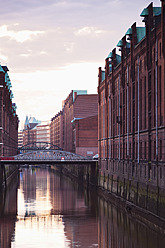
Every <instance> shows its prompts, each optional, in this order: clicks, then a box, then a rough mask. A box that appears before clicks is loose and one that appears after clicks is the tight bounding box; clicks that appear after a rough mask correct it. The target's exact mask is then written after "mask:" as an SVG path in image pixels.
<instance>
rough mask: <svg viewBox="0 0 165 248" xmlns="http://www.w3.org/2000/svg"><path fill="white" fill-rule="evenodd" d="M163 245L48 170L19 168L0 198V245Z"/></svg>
mask: <svg viewBox="0 0 165 248" xmlns="http://www.w3.org/2000/svg"><path fill="white" fill-rule="evenodd" d="M10 247H11V248H42V247H43V248H55V247H56V248H63V247H65V248H67V247H68V248H73V247H81V248H88V247H90V248H92V247H99V248H164V247H165V237H164V236H162V235H160V234H158V233H156V232H154V231H152V230H150V229H149V228H148V227H147V226H145V225H143V224H142V223H140V222H137V221H136V220H135V219H133V218H132V217H131V215H130V216H129V215H127V214H126V213H124V212H121V210H120V209H118V208H116V207H114V206H113V205H111V204H107V203H106V202H105V201H104V200H102V199H101V198H99V197H98V196H97V195H96V192H95V191H91V192H87V191H86V190H84V189H82V187H81V185H77V184H75V183H74V182H73V181H72V180H71V179H69V178H66V177H64V176H60V175H58V174H56V173H55V172H52V171H50V170H48V169H39V168H36V169H34V168H28V169H23V170H22V172H20V175H19V177H18V181H17V180H15V181H14V182H13V184H12V185H11V186H10V188H9V189H8V190H7V191H6V192H4V193H3V194H2V193H1V198H0V248H10Z"/></svg>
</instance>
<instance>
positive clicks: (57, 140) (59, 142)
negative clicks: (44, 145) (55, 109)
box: [50, 111, 64, 148]
mask: <svg viewBox="0 0 165 248" xmlns="http://www.w3.org/2000/svg"><path fill="white" fill-rule="evenodd" d="M63 134H64V131H63V111H60V112H59V113H58V114H56V115H55V116H54V117H53V118H52V119H51V122H50V143H51V144H53V145H56V146H58V147H60V148H63V146H64V142H63V140H64V139H63Z"/></svg>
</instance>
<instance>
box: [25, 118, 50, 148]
mask: <svg viewBox="0 0 165 248" xmlns="http://www.w3.org/2000/svg"><path fill="white" fill-rule="evenodd" d="M22 133H23V145H24V146H26V145H30V146H34V143H38V144H37V146H40V145H41V146H42V144H41V143H45V142H46V143H50V122H49V121H42V122H41V121H38V120H36V118H35V117H30V118H28V116H26V120H25V123H24V130H23V131H22Z"/></svg>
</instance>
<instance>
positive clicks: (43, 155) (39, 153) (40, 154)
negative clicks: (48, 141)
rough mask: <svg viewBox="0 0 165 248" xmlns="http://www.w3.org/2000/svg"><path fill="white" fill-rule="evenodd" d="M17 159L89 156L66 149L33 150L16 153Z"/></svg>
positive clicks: (62, 158) (59, 158)
mask: <svg viewBox="0 0 165 248" xmlns="http://www.w3.org/2000/svg"><path fill="white" fill-rule="evenodd" d="M14 158H15V160H32V161H34V160H59V161H61V160H88V158H87V157H83V156H81V155H78V154H75V153H71V152H66V151H59V150H54V151H35V152H34V151H33V152H28V153H23V154H19V155H16V156H15V157H14Z"/></svg>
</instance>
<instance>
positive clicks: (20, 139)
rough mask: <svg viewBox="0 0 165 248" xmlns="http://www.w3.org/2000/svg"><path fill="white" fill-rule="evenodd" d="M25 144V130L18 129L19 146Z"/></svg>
mask: <svg viewBox="0 0 165 248" xmlns="http://www.w3.org/2000/svg"><path fill="white" fill-rule="evenodd" d="M22 146H23V130H20V131H18V148H19V147H22Z"/></svg>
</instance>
